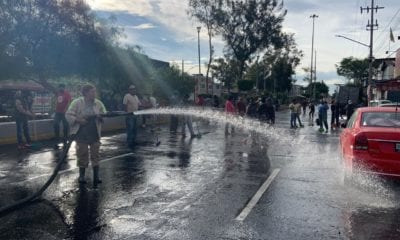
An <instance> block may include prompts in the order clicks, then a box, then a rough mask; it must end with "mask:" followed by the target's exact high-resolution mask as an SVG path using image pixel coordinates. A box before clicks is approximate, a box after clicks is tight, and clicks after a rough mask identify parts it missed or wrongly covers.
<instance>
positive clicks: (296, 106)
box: [294, 100, 304, 127]
mask: <svg viewBox="0 0 400 240" xmlns="http://www.w3.org/2000/svg"><path fill="white" fill-rule="evenodd" d="M294 107H295V110H296V119H297V120H298V121H299V126H300V127H304V125H303V123H302V122H301V120H300V116H301V109H302V106H301V103H300V102H299V100H297V101H296V103H295V105H294Z"/></svg>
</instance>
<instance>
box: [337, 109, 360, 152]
mask: <svg viewBox="0 0 400 240" xmlns="http://www.w3.org/2000/svg"><path fill="white" fill-rule="evenodd" d="M358 113H359V111H358V110H356V111H354V113H353V115H351V117H350V119H349V121H348V122H347V125H346V128H345V129H344V130H343V132H342V135H341V146H342V154H343V157H344V158H345V159H350V158H351V156H352V153H353V151H352V149H351V146H352V145H353V136H354V132H355V131H356V129H355V126H356V120H357V119H358V115H359V114H358Z"/></svg>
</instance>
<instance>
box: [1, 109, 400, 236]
mask: <svg viewBox="0 0 400 240" xmlns="http://www.w3.org/2000/svg"><path fill="white" fill-rule="evenodd" d="M288 123H289V121H288V115H286V113H279V114H278V115H277V124H276V126H275V128H270V130H269V131H273V132H272V133H271V134H270V137H267V138H266V137H264V136H263V135H262V134H260V133H259V132H248V131H241V130H239V129H237V130H236V131H235V133H233V134H228V135H226V134H225V133H224V127H223V126H222V125H218V124H214V123H212V122H211V123H210V124H207V123H201V124H200V127H201V129H202V131H204V132H206V133H205V134H203V135H202V137H201V138H193V139H190V138H182V136H181V135H180V134H171V133H170V132H169V131H168V130H167V128H166V127H163V128H162V129H161V130H160V131H158V132H157V134H158V137H159V139H160V140H161V144H160V145H159V146H157V145H156V144H155V142H154V139H156V137H154V134H155V133H152V132H151V131H149V130H143V131H142V132H141V133H140V134H139V136H138V144H137V146H136V148H135V149H133V150H130V149H128V148H127V147H126V146H125V134H123V133H113V134H110V135H108V136H105V137H104V138H103V140H102V148H101V156H102V159H104V160H105V161H103V162H102V164H101V173H100V174H101V176H102V178H103V184H101V185H99V186H98V187H97V188H94V187H93V186H92V184H91V183H90V182H89V184H87V185H86V186H79V184H77V182H76V178H77V171H76V159H75V148H74V147H72V148H71V151H70V153H69V155H68V161H67V163H66V164H65V165H64V166H63V169H62V170H63V171H62V173H61V174H60V175H59V177H58V178H57V179H56V180H55V181H54V184H53V185H51V187H50V188H49V189H48V191H47V192H46V193H45V194H44V196H43V200H42V201H38V202H36V203H34V204H31V205H29V206H26V207H24V208H22V209H20V210H18V211H16V212H13V213H11V214H9V215H7V216H5V217H3V218H2V219H1V220H2V222H1V224H0V239H327V238H333V239H397V238H399V237H400V232H399V227H400V224H399V223H398V221H397V219H398V217H399V215H398V213H399V209H400V207H399V204H398V201H397V199H398V197H399V196H398V195H399V193H400V189H399V187H398V186H399V184H396V183H393V182H385V181H380V180H379V179H374V178H372V179H370V178H368V177H363V178H362V181H360V184H359V185H346V184H345V183H344V182H343V171H342V167H341V161H340V158H339V157H338V154H337V153H338V139H337V138H338V133H329V134H319V133H316V131H315V129H312V128H307V127H306V128H304V129H298V130H288V129H287V126H288ZM279 135H285V137H284V138H283V140H282V141H281V140H280V139H279V137H276V138H272V137H271V136H279ZM289 139H291V140H290V141H289ZM46 144H47V143H44V147H43V149H41V150H40V151H35V152H29V153H20V154H17V153H15V152H14V151H12V150H6V151H2V152H1V153H0V157H1V162H0V183H1V185H0V191H1V195H2V198H1V199H0V206H4V205H6V204H8V203H10V202H12V201H15V200H18V199H21V198H23V197H25V196H27V195H29V194H31V193H32V192H34V191H35V190H37V189H38V188H39V187H40V186H41V184H43V183H44V182H45V181H46V179H47V177H48V174H49V173H50V172H51V170H52V168H53V167H54V166H55V164H56V163H57V161H58V158H59V152H58V151H55V150H52V149H51V148H49V147H48V146H51V143H48V146H47V145H46ZM276 168H280V169H281V172H280V173H279V175H278V176H277V178H276V180H275V181H274V182H273V183H272V184H271V186H270V189H268V190H267V192H266V193H265V194H264V195H263V197H262V198H261V199H260V201H259V203H258V204H257V205H256V206H255V207H254V209H253V211H252V212H251V213H250V215H249V216H248V218H247V219H246V220H245V221H244V222H238V221H235V220H234V219H235V217H236V216H237V215H238V214H239V213H240V211H241V210H242V209H243V208H244V206H245V205H246V203H247V202H248V201H249V199H250V198H251V197H252V196H253V194H254V193H255V192H256V191H257V190H258V188H259V187H260V185H261V184H262V183H263V182H264V181H265V179H267V178H268V176H269V174H270V172H271V171H272V170H273V169H276ZM88 176H89V177H91V171H90V170H89V173H88Z"/></svg>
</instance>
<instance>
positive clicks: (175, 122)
mask: <svg viewBox="0 0 400 240" xmlns="http://www.w3.org/2000/svg"><path fill="white" fill-rule="evenodd" d="M169 105H170V106H171V107H178V105H179V99H178V92H176V91H175V92H174V93H173V94H172V95H171V97H170V98H169ZM169 124H170V125H169V131H170V132H171V133H174V134H176V132H177V130H178V126H179V118H178V116H177V115H173V114H172V115H171V118H170V121H169Z"/></svg>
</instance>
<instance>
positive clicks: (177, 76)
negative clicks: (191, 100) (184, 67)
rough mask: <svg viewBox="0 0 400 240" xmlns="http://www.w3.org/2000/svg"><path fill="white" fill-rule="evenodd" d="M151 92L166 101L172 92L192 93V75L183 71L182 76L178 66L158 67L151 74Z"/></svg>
mask: <svg viewBox="0 0 400 240" xmlns="http://www.w3.org/2000/svg"><path fill="white" fill-rule="evenodd" d="M153 82H154V86H153V92H154V94H155V96H156V97H157V98H159V99H162V100H164V101H166V100H167V99H169V98H170V97H171V96H172V95H173V94H174V93H177V94H178V95H179V96H184V95H185V94H189V95H190V94H191V93H193V90H194V86H195V80H194V78H193V77H192V76H189V75H188V74H186V73H184V74H183V76H182V74H181V72H180V71H179V69H178V68H176V67H174V66H173V67H170V68H164V69H159V70H158V71H156V72H155V74H154V75H153Z"/></svg>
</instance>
